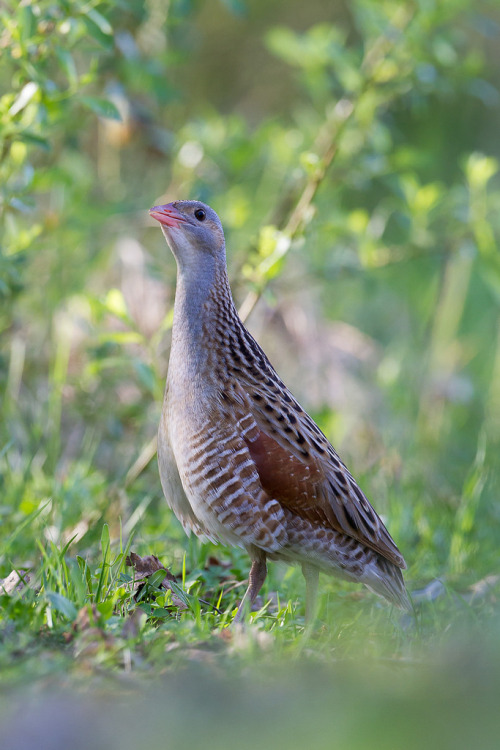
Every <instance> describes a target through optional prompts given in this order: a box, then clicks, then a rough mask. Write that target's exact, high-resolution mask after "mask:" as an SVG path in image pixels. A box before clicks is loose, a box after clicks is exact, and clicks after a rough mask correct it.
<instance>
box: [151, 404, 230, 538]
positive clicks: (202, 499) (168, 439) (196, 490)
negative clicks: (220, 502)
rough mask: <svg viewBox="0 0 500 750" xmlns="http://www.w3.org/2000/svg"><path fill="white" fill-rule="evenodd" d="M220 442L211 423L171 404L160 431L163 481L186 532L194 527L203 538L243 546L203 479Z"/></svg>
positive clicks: (171, 504) (166, 411)
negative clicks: (223, 520)
mask: <svg viewBox="0 0 500 750" xmlns="http://www.w3.org/2000/svg"><path fill="white" fill-rule="evenodd" d="M219 442H220V441H218V440H217V438H216V437H211V426H210V425H209V424H208V423H206V424H205V421H203V422H202V423H201V424H200V423H199V420H198V419H197V417H196V415H195V414H193V413H192V412H191V411H190V410H187V409H176V408H174V407H173V406H172V404H170V405H168V406H167V408H166V409H165V410H164V413H163V415H162V419H161V422H160V428H159V431H158V464H159V470H160V477H161V483H162V487H163V492H164V494H165V497H166V499H167V502H168V505H169V506H170V508H171V509H172V510H173V511H174V513H175V515H176V516H177V518H178V519H179V520H180V522H181V523H182V525H183V527H184V530H185V531H186V533H188V534H189V532H190V531H193V532H194V533H195V534H196V535H197V536H198V537H201V538H202V539H206V540H210V541H212V542H221V543H222V544H227V545H232V546H240V547H241V546H244V543H243V541H242V539H241V538H240V537H239V536H238V534H236V533H235V532H234V531H233V530H232V529H231V527H230V526H228V525H226V524H224V523H221V521H220V520H219V514H218V513H216V512H214V510H213V507H212V505H211V503H210V502H209V495H210V492H211V490H210V487H209V486H208V484H207V483H206V482H203V481H200V478H203V475H204V474H205V470H206V469H207V468H208V466H209V463H210V461H211V459H212V460H213V459H214V457H216V456H217V453H219V451H221V450H222V447H221V446H220V445H219ZM196 468H198V471H197V472H196V471H195V469H196ZM209 473H210V472H209Z"/></svg>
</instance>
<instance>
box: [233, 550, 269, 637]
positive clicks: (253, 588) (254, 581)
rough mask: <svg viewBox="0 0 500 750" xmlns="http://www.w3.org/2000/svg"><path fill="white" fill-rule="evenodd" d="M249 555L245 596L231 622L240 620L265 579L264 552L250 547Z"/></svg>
mask: <svg viewBox="0 0 500 750" xmlns="http://www.w3.org/2000/svg"><path fill="white" fill-rule="evenodd" d="M250 555H251V557H252V567H251V568H250V573H249V575H248V588H247V590H246V591H245V596H244V597H243V599H242V600H241V603H240V606H239V607H238V611H237V612H236V615H235V617H234V620H233V622H241V620H242V619H243V616H244V614H245V611H246V609H247V607H248V606H250V607H251V606H252V604H253V603H254V601H255V599H256V598H257V594H258V593H259V591H260V590H261V588H262V584H263V583H264V581H265V580H266V575H267V565H266V553H265V552H263V551H262V550H261V549H258V548H257V547H252V549H251V551H250Z"/></svg>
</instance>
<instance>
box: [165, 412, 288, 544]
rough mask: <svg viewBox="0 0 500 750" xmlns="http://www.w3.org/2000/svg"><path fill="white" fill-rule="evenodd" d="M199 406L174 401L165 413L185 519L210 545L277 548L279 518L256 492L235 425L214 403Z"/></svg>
mask: <svg viewBox="0 0 500 750" xmlns="http://www.w3.org/2000/svg"><path fill="white" fill-rule="evenodd" d="M200 401H201V400H200ZM200 401H199V402H198V406H199V408H197V409H193V408H190V406H189V404H188V405H186V404H180V403H179V402H178V401H176V402H174V403H170V404H169V408H167V409H166V420H167V425H168V433H169V439H170V447H171V451H172V454H173V456H174V457H175V459H174V460H175V464H176V467H177V471H178V476H179V479H180V483H181V485H182V488H183V490H184V494H185V497H186V501H187V503H188V504H189V507H190V510H191V514H192V515H193V516H194V517H195V518H196V519H197V521H198V523H199V525H200V526H201V527H202V528H203V529H204V533H205V535H206V536H208V537H209V538H210V539H212V540H214V541H219V542H222V543H223V544H229V545H233V546H239V547H247V546H248V545H250V544H251V545H256V546H258V547H261V548H262V549H264V550H266V551H271V550H274V549H278V548H279V547H280V546H282V545H283V543H284V535H285V530H284V528H283V524H282V515H283V513H282V510H281V508H280V506H279V504H278V503H277V502H276V501H275V500H273V499H272V498H270V497H268V496H267V495H266V493H265V492H264V491H263V489H262V485H261V483H260V480H259V476H258V473H257V469H256V467H255V464H254V462H253V460H252V458H251V456H250V453H249V451H248V447H247V445H246V443H245V441H244V440H243V438H242V437H241V434H240V433H241V425H240V424H239V422H238V421H237V420H234V421H233V420H228V419H227V418H226V416H225V414H224V412H223V410H221V409H219V408H218V405H217V403H214V402H213V401H212V402H211V403H210V405H207V403H206V402H205V403H200Z"/></svg>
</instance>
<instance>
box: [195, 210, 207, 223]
mask: <svg viewBox="0 0 500 750" xmlns="http://www.w3.org/2000/svg"><path fill="white" fill-rule="evenodd" d="M194 215H195V218H196V219H198V221H205V219H206V218H207V214H206V212H205V211H204V210H203V209H202V208H197V209H196V211H195V212H194Z"/></svg>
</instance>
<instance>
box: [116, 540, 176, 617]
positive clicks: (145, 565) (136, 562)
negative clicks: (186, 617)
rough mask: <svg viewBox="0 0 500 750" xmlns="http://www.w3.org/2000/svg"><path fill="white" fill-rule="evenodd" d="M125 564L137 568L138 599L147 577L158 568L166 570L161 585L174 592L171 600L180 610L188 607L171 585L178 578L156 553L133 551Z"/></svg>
mask: <svg viewBox="0 0 500 750" xmlns="http://www.w3.org/2000/svg"><path fill="white" fill-rule="evenodd" d="M125 564H126V565H130V566H131V567H133V568H134V570H135V575H134V587H135V590H136V593H135V599H136V600H137V597H138V594H139V591H140V590H141V588H142V586H143V585H144V581H145V580H146V578H149V576H151V575H153V573H156V571H157V570H164V571H165V578H164V579H163V581H162V582H161V583H160V584H159V586H160V587H161V588H164V589H166V590H167V591H171V592H172V599H171V601H172V604H173V605H174V606H175V607H177V608H178V609H180V610H182V609H187V606H186V604H185V603H184V602H183V601H182V599H180V598H179V597H178V596H177V595H176V593H175V591H174V589H173V588H172V586H171V585H170V582H171V581H174V582H175V581H176V580H177V579H176V577H175V576H174V575H173V574H172V573H171V572H170V570H169V569H168V568H166V567H165V566H164V565H162V564H161V562H160V561H159V559H158V558H157V557H156V555H146V556H145V557H140V555H137V554H136V553H135V552H131V553H130V555H128V557H127V559H126V560H125Z"/></svg>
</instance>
